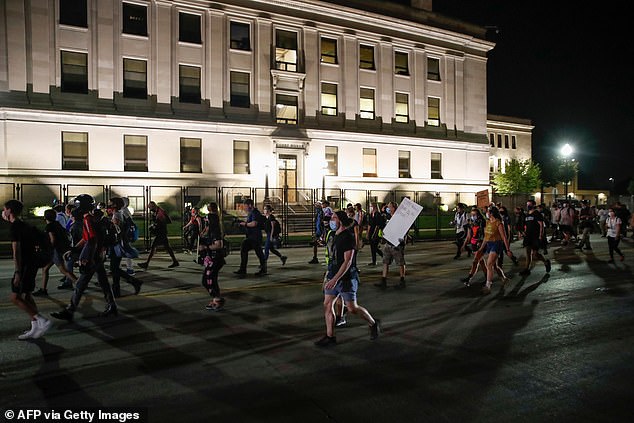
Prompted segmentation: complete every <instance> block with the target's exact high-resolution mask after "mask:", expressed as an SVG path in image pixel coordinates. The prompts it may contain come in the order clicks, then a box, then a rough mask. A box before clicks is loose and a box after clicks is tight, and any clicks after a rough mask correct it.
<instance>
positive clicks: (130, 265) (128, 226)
mask: <svg viewBox="0 0 634 423" xmlns="http://www.w3.org/2000/svg"><path fill="white" fill-rule="evenodd" d="M121 199H122V200H123V208H122V209H121V213H122V214H123V221H124V222H125V224H124V229H125V232H126V233H127V234H128V241H129V242H130V244H132V243H133V242H135V241H136V240H138V239H139V227H138V226H137V225H136V223H134V218H133V216H132V211H131V210H130V199H129V198H128V197H121ZM125 269H126V273H127V274H128V275H130V276H134V275H135V274H136V272H135V271H134V262H133V261H132V259H131V258H130V257H126V258H125Z"/></svg>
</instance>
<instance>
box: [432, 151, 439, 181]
mask: <svg viewBox="0 0 634 423" xmlns="http://www.w3.org/2000/svg"><path fill="white" fill-rule="evenodd" d="M431 178H432V179H442V154H440V153H431Z"/></svg>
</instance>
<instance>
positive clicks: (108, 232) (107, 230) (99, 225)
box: [95, 217, 121, 248]
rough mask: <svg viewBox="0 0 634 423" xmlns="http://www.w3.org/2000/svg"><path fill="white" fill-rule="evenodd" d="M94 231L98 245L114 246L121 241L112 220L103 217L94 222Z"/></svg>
mask: <svg viewBox="0 0 634 423" xmlns="http://www.w3.org/2000/svg"><path fill="white" fill-rule="evenodd" d="M95 231H96V232H97V239H98V245H100V246H102V247H104V248H111V247H114V246H115V245H116V244H118V243H119V242H121V236H120V233H119V231H117V227H116V226H115V224H114V223H112V220H110V219H108V218H107V217H103V218H101V219H99V220H98V221H96V222H95Z"/></svg>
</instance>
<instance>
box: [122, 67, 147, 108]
mask: <svg viewBox="0 0 634 423" xmlns="http://www.w3.org/2000/svg"><path fill="white" fill-rule="evenodd" d="M123 96H124V97H130V98H142V99H145V98H147V62H146V61H145V60H135V59H123Z"/></svg>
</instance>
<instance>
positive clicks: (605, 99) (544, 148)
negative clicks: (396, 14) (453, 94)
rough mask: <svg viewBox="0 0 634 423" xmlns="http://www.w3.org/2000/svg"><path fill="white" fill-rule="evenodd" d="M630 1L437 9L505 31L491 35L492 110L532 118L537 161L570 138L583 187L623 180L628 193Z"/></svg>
mask: <svg viewBox="0 0 634 423" xmlns="http://www.w3.org/2000/svg"><path fill="white" fill-rule="evenodd" d="M396 2H398V3H403V1H398V0H397V1H396ZM405 3H408V1H405ZM626 4H627V3H620V2H615V1H602V2H578V1H571V0H556V1H520V0H517V1H516V0H434V2H433V10H434V12H436V13H441V14H444V15H448V16H452V17H455V18H458V19H460V20H463V21H467V22H471V23H475V24H479V25H482V26H496V27H497V28H498V29H499V32H498V33H497V34H496V33H495V30H491V31H490V32H489V37H490V38H491V39H492V41H495V42H496V43H497V44H496V47H495V48H494V49H493V50H492V51H491V52H490V53H489V61H488V113H491V114H498V115H504V116H515V117H520V118H526V119H530V120H532V122H533V125H535V129H534V131H533V159H534V160H535V161H537V162H538V163H543V162H544V161H546V160H548V159H549V158H550V157H552V156H553V155H554V154H557V153H558V151H559V148H560V147H561V145H563V144H564V143H566V142H567V143H570V144H571V145H573V146H574V148H575V153H574V157H575V158H576V160H578V161H579V166H580V167H579V168H580V185H581V188H597V189H609V187H610V182H609V181H608V179H609V178H610V177H614V178H615V179H616V181H617V189H618V188H619V186H620V187H622V190H624V189H625V187H627V182H628V181H629V179H630V176H634V166H633V165H634V160H633V157H634V139H633V136H632V132H633V131H634V127H633V125H632V124H633V122H632V120H633V119H632V118H633V115H634V114H633V110H632V109H633V106H632V104H633V102H634V90H633V88H632V87H633V82H632V79H633V78H634V72H633V71H632V67H631V64H630V62H631V57H632V55H631V53H632V50H633V48H632V40H633V39H634V37H632V33H631V32H630V31H628V25H629V24H630V22H629V19H630V18H629V16H630V14H629V13H628V10H627V9H626Z"/></svg>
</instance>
